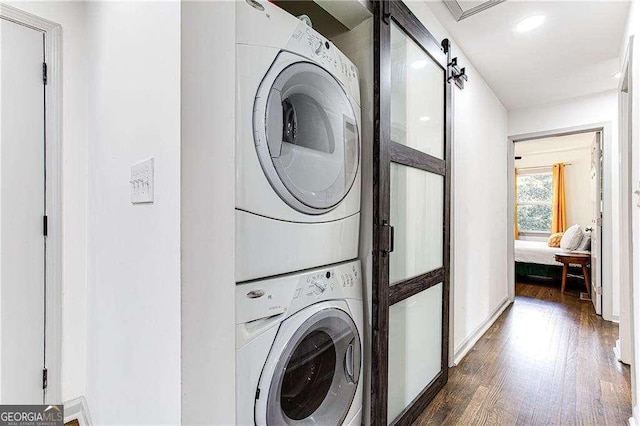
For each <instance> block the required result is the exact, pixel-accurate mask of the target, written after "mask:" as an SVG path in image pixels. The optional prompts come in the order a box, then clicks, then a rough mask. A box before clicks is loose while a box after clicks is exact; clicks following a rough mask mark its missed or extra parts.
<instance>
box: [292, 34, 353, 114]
mask: <svg viewBox="0 0 640 426" xmlns="http://www.w3.org/2000/svg"><path fill="white" fill-rule="evenodd" d="M286 49H287V50H289V51H291V52H294V53H296V54H304V55H305V56H307V57H308V58H309V59H311V60H313V61H315V62H318V63H319V64H321V65H322V66H323V67H324V68H325V69H326V70H328V71H330V72H331V73H332V74H333V75H334V76H336V78H337V79H338V80H340V81H341V82H342V84H343V85H345V86H346V87H347V89H348V90H349V91H350V92H351V95H352V96H354V98H355V99H356V101H358V102H359V100H360V85H359V82H358V69H357V68H356V66H355V65H354V64H353V63H352V62H351V61H350V60H349V59H348V58H347V57H346V56H345V55H344V54H343V53H342V52H341V51H340V50H339V49H338V48H337V47H336V46H335V45H334V44H333V43H332V42H330V41H329V40H327V39H326V38H324V37H323V36H322V35H320V33H318V32H317V31H315V30H314V29H313V28H310V27H309V26H308V25H307V24H305V23H304V22H300V24H299V25H298V27H297V28H296V30H295V31H294V33H293V35H292V36H291V38H290V39H289V42H288V43H287V47H286Z"/></svg>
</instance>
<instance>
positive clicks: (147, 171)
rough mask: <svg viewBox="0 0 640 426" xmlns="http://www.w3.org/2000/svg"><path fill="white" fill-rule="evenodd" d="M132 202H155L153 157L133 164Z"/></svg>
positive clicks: (130, 182) (131, 181)
mask: <svg viewBox="0 0 640 426" xmlns="http://www.w3.org/2000/svg"><path fill="white" fill-rule="evenodd" d="M129 184H131V204H143V203H153V158H149V159H148V160H144V161H142V162H140V163H137V164H134V165H133V166H131V180H130V181H129Z"/></svg>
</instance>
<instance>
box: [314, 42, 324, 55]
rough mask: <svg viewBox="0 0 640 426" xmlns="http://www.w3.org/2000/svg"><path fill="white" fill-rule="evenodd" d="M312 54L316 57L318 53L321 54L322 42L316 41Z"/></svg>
mask: <svg viewBox="0 0 640 426" xmlns="http://www.w3.org/2000/svg"><path fill="white" fill-rule="evenodd" d="M314 52H315V53H316V55H319V54H320V52H322V40H318V41H317V44H316V48H315V50H314Z"/></svg>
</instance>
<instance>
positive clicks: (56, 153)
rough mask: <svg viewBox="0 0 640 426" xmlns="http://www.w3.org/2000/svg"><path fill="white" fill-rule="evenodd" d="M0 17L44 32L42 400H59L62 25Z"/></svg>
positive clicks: (6, 11)
mask: <svg viewBox="0 0 640 426" xmlns="http://www.w3.org/2000/svg"><path fill="white" fill-rule="evenodd" d="M0 18H3V19H8V20H10V21H13V22H16V23H18V24H22V25H27V26H29V27H32V28H34V29H38V30H40V31H43V32H44V33H45V62H46V63H47V68H48V69H47V74H48V78H47V86H46V87H45V94H46V102H45V107H46V123H45V125H46V127H45V128H46V135H47V153H46V167H47V188H46V191H47V199H46V202H47V212H46V214H47V216H48V225H49V226H48V228H49V232H48V234H49V235H48V236H47V318H46V319H47V329H46V333H47V349H46V357H47V366H46V367H47V369H48V381H49V387H48V389H47V393H46V399H45V401H46V402H47V403H59V402H60V401H61V400H62V386H61V383H62V382H61V365H62V361H61V360H62V217H61V215H62V26H61V25H59V24H56V23H55V22H51V21H48V20H46V19H42V18H40V17H38V16H35V15H32V14H30V13H26V12H24V11H22V10H20V9H16V8H15V7H12V6H8V5H6V4H3V3H0Z"/></svg>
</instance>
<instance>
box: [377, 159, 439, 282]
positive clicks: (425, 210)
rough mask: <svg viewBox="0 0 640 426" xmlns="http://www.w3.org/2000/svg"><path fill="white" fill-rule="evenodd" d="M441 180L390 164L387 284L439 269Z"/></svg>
mask: <svg viewBox="0 0 640 426" xmlns="http://www.w3.org/2000/svg"><path fill="white" fill-rule="evenodd" d="M443 200H444V177H442V176H440V175H437V174H434V173H429V172H425V171H424V170H420V169H415V168H413V167H407V166H403V165H401V164H397V163H391V212H390V219H391V225H392V226H393V227H394V234H395V236H394V249H393V251H392V252H391V256H390V258H389V283H391V285H393V284H396V283H398V282H400V281H403V280H405V279H407V278H412V277H416V276H418V275H421V274H424V273H426V272H429V271H432V270H434V269H438V268H441V267H442V264H443V262H442V252H443V246H442V241H443V230H444V204H443Z"/></svg>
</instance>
